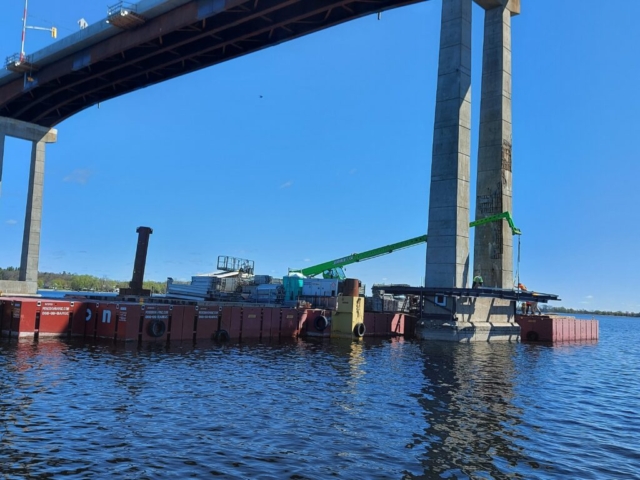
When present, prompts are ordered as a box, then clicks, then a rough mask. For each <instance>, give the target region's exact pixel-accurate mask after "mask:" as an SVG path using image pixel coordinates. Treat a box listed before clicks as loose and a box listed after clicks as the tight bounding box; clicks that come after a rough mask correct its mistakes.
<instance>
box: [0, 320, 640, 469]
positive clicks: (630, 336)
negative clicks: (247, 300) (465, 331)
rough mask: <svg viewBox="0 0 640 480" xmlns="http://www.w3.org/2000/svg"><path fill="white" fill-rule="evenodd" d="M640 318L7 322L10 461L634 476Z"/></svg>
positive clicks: (5, 402) (1, 348) (6, 447)
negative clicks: (153, 327) (175, 326)
mask: <svg viewBox="0 0 640 480" xmlns="http://www.w3.org/2000/svg"><path fill="white" fill-rule="evenodd" d="M639 327H640V319H629V318H613V317H601V318H600V335H601V339H600V341H599V342H598V343H596V344H592V343H589V344H578V345H556V346H548V345H532V344H486V343H482V344H476V345H455V344H437V343H420V342H413V341H402V340H400V341H398V340H393V341H390V340H373V341H372V340H368V341H366V342H364V343H350V342H347V343H343V342H328V341H325V342H324V343H316V342H307V341H293V342H285V343H270V344H240V345H238V344H236V345H224V346H219V345H215V344H213V345H212V344H199V345H197V346H195V347H194V346H193V345H190V344H186V343H185V344H182V345H180V344H178V345H172V346H170V347H169V348H167V347H165V346H163V345H148V346H144V347H142V348H137V347H135V346H127V347H116V346H113V345H110V344H98V345H94V344H85V343H82V342H80V343H78V342H76V341H72V342H64V341H58V340H47V341H44V340H43V341H40V342H39V343H33V342H24V341H23V342H17V341H16V340H15V339H12V340H8V339H0V364H1V365H0V420H1V427H0V438H1V443H0V471H1V472H2V474H3V478H106V477H113V478H132V479H134V478H135V479H138V478H186V477H198V478H200V477H218V478H238V479H244V478H247V479H254V478H255V479H257V478H264V479H267V478H273V479H282V478H285V479H286V478H291V479H320V478H344V479H378V478H379V479H393V478H396V479H404V478H406V479H408V478H425V479H429V478H474V479H475V478H478V479H480V478H523V479H537V478H540V479H555V478H558V479H559V478H563V479H564V478H580V479H591V478H593V479H609V478H625V479H629V478H640V441H639V439H640V420H638V412H639V411H640V400H639V398H638V394H639V393H640V386H639V379H640V366H639V365H640V353H639V350H638V343H639V342H640V334H639V333H638V328H639Z"/></svg>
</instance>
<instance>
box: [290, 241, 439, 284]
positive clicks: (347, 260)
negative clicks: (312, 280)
mask: <svg viewBox="0 0 640 480" xmlns="http://www.w3.org/2000/svg"><path fill="white" fill-rule="evenodd" d="M426 241H427V236H426V235H420V236H419V237H415V238H410V239H409V240H404V241H402V242H397V243H392V244H391V245H385V246H384V247H379V248H374V249H372V250H367V251H365V252H362V253H352V254H351V255H347V256H346V257H341V258H337V259H335V260H331V261H329V262H324V263H320V264H318V265H314V266H312V267H307V268H303V269H300V270H291V272H298V273H301V274H302V275H304V276H306V277H313V276H315V275H319V274H321V273H325V278H327V277H328V278H334V277H339V278H342V277H343V276H344V275H343V274H342V275H341V273H342V272H341V270H342V267H344V266H345V265H349V264H351V263H356V262H361V261H363V260H370V259H372V258H376V257H380V256H382V255H387V254H389V253H391V252H395V251H396V250H401V249H403V248H409V247H413V246H414V245H419V244H421V243H425V242H426ZM338 269H340V270H338Z"/></svg>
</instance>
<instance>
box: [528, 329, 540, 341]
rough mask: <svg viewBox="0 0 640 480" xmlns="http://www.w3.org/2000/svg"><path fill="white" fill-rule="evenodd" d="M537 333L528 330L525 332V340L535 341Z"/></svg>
mask: <svg viewBox="0 0 640 480" xmlns="http://www.w3.org/2000/svg"><path fill="white" fill-rule="evenodd" d="M538 338H539V337H538V334H537V333H536V332H534V331H533V330H531V331H530V332H527V341H528V342H537V341H538Z"/></svg>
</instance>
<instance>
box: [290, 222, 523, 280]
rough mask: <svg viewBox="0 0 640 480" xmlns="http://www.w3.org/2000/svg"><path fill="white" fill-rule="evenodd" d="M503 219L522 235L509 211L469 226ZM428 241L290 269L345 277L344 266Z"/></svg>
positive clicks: (412, 240)
mask: <svg viewBox="0 0 640 480" xmlns="http://www.w3.org/2000/svg"><path fill="white" fill-rule="evenodd" d="M502 219H505V220H506V221H507V223H508V224H509V228H511V232H512V233H513V234H514V235H521V233H522V232H520V229H518V228H516V226H515V225H514V223H513V219H512V218H511V214H510V213H509V212H502V213H499V214H497V215H492V216H490V217H486V218H481V219H480V220H476V221H474V222H471V223H470V224H469V227H477V226H478V225H484V224H487V223H490V222H497V221H499V220H502ZM426 241H427V236H426V235H420V236H419V237H414V238H410V239H409V240H404V241H402V242H397V243H392V244H391V245H385V246H384V247H379V248H374V249H372V250H367V251H365V252H362V253H352V254H351V255H347V256H346V257H341V258H337V259H335V260H331V261H329V262H324V263H320V264H318V265H313V266H312V267H307V268H303V269H300V270H289V273H301V274H302V275H304V276H305V277H314V276H316V275H319V274H321V273H322V274H323V276H324V278H345V275H344V272H343V270H342V267H344V266H345V265H349V264H352V263H357V262H361V261H363V260H370V259H372V258H376V257H380V256H382V255H387V254H389V253H392V252H395V251H396V250H401V249H403V248H409V247H413V246H415V245H419V244H421V243H426Z"/></svg>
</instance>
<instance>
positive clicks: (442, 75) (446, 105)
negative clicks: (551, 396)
mask: <svg viewBox="0 0 640 480" xmlns="http://www.w3.org/2000/svg"><path fill="white" fill-rule="evenodd" d="M475 1H476V3H478V4H479V5H480V6H482V7H483V8H484V9H485V38H484V52H483V77H482V100H481V126H480V153H479V159H478V178H477V195H478V198H477V202H476V203H477V213H476V218H475V220H478V219H481V218H484V217H487V216H490V215H495V214H497V213H502V212H504V211H511V196H512V192H511V189H512V187H511V15H512V14H515V13H519V9H520V4H519V0H475ZM471 7H472V4H471V0H443V3H442V30H441V33H440V60H439V67H438V90H437V94H436V116H435V125H434V138H433V160H432V165H431V191H430V198H429V229H428V239H429V241H428V243H427V270H426V277H425V279H426V280H425V287H436V288H443V289H446V288H447V287H457V288H465V287H467V286H468V283H469V278H470V272H469V196H470V193H469V192H470V188H469V176H470V174H469V157H470V154H471V151H470V150H471V147H470V143H471V142H470V137H471V135H470V131H471ZM512 245H513V242H512V234H511V230H510V229H509V226H508V224H507V222H506V221H501V222H493V223H491V224H488V225H485V226H482V227H478V228H477V229H476V232H475V243H474V270H473V275H474V276H475V275H481V276H482V277H483V279H484V280H485V283H484V286H485V287H499V288H512V287H513V285H512V284H511V283H512V275H513V246H512ZM416 335H417V336H418V338H422V339H428V340H446V341H456V342H473V341H489V340H491V341H518V340H519V335H520V327H519V326H518V325H517V324H516V323H515V302H514V301H513V300H504V299H498V298H488V297H482V296H479V297H477V298H470V297H463V296H453V295H451V296H448V295H434V296H432V297H427V298H425V303H424V306H423V309H422V318H421V320H420V322H419V323H418V325H417V326H416Z"/></svg>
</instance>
